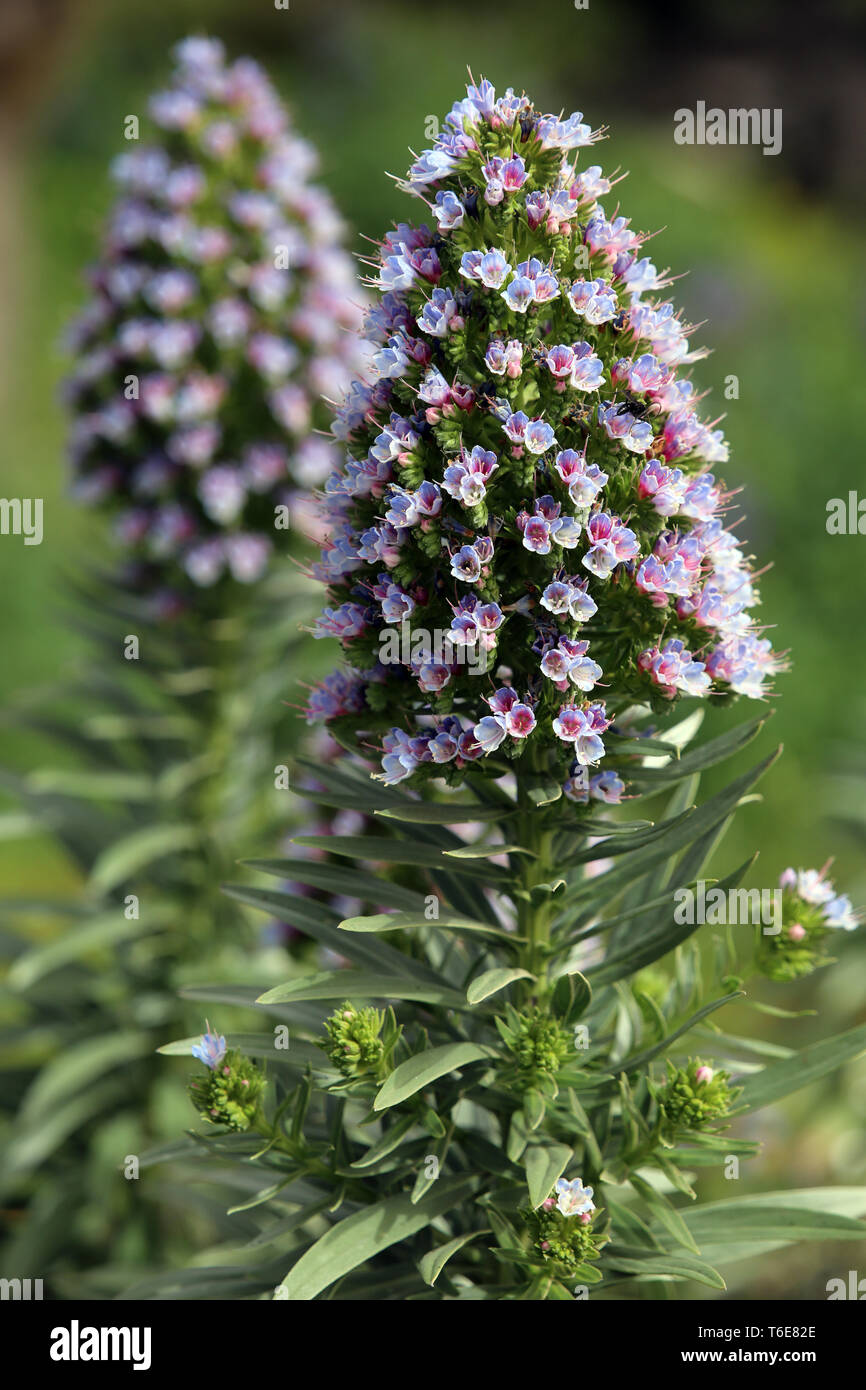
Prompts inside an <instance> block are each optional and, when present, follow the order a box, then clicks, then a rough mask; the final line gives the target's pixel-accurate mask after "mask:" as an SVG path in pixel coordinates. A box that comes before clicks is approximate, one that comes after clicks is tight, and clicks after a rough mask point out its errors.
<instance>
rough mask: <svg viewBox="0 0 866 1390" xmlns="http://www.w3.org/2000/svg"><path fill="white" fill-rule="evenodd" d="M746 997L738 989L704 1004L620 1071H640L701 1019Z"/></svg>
mask: <svg viewBox="0 0 866 1390" xmlns="http://www.w3.org/2000/svg"><path fill="white" fill-rule="evenodd" d="M744 995H745V991H744V990H741V989H737V990H734V992H733V993H732V994H725V995H724V996H723V997H722V998H721V999H713V1000H712V1001H711V1002H710V1003H709V1004H704V1006H703V1008H702V1009H698V1011H697V1013H695V1014H692V1016H691V1018H688V1019H686V1021H685V1023H681V1024H680V1026H679V1028H675V1029H674V1031H673V1032H672V1033H669V1034H668V1035H667V1037H666V1038H662V1040H661V1042H658V1043H656V1044H655V1045H654V1046H653V1047H648V1048H646V1050H645V1051H643V1052H637V1053H635V1054H634V1055H633V1056H631V1057H626V1058H625V1060H624V1061H622V1062H619V1063H618V1064H617V1066H618V1068H619V1070H620V1071H625V1072H631V1071H638V1070H639V1069H640V1068H643V1067H645V1066H646V1065H647V1063H648V1062H651V1061H652V1060H653V1058H654V1057H658V1055H659V1054H660V1053H662V1052H667V1050H668V1048H669V1047H670V1045H671V1043H673V1042H676V1040H677V1038H681V1037H682V1035H683V1033H688V1032H689V1030H690V1029H691V1028H694V1027H695V1025H696V1024H697V1023H700V1021H701V1019H704V1018H706V1017H707V1015H708V1014H711V1013H715V1011H716V1009H721V1008H723V1007H724V1005H725V1004H732V1003H733V1001H734V1000H735V999H742V998H744Z"/></svg>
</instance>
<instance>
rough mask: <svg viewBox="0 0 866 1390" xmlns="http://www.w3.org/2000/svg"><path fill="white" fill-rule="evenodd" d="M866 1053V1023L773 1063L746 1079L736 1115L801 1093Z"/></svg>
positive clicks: (738, 1100) (735, 1111)
mask: <svg viewBox="0 0 866 1390" xmlns="http://www.w3.org/2000/svg"><path fill="white" fill-rule="evenodd" d="M864 1052H866V1023H861V1024H860V1026H859V1027H857V1028H852V1029H850V1030H849V1032H847V1033H838V1034H837V1035H836V1036H835V1037H833V1038H825V1039H824V1041H823V1042H819V1043H813V1044H812V1045H811V1047H805V1048H803V1049H802V1051H800V1052H795V1053H794V1056H793V1057H788V1058H786V1059H785V1061H783V1062H774V1063H773V1065H772V1066H770V1067H764V1068H763V1069H762V1070H761V1071H759V1072H755V1073H754V1074H753V1075H752V1076H747V1077H746V1079H745V1081H744V1082H743V1090H742V1094H741V1095H740V1096H739V1097H738V1099H737V1106H736V1109H735V1110H734V1111H733V1113H734V1114H741V1113H743V1112H745V1111H749V1110H760V1109H761V1107H762V1106H764V1105H772V1104H773V1103H774V1102H775V1101H777V1100H781V1099H782V1097H783V1096H787V1095H790V1094H791V1092H792V1091H799V1090H800V1088H801V1087H802V1086H808V1085H810V1083H811V1082H813V1081H817V1080H818V1079H819V1078H820V1077H822V1076H826V1075H827V1073H828V1072H832V1071H836V1069H837V1068H838V1067H841V1066H842V1065H844V1063H845V1062H850V1061H852V1060H853V1059H854V1058H856V1057H862V1055H863V1053H864Z"/></svg>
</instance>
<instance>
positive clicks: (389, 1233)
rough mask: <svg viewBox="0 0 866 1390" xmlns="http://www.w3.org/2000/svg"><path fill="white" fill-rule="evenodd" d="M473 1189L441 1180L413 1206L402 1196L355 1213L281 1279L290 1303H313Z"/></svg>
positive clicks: (468, 1181) (465, 1181)
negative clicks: (348, 1275) (322, 1293)
mask: <svg viewBox="0 0 866 1390" xmlns="http://www.w3.org/2000/svg"><path fill="white" fill-rule="evenodd" d="M477 1188H478V1179H477V1178H464V1177H459V1178H440V1179H439V1180H438V1182H437V1183H436V1186H435V1187H434V1189H433V1191H432V1192H430V1193H428V1195H427V1196H426V1197H424V1198H423V1199H422V1200H421V1201H420V1202H417V1203H415V1204H414V1205H413V1204H412V1202H411V1200H410V1197H409V1194H408V1193H405V1192H404V1193H400V1195H399V1196H397V1197H387V1198H386V1199H385V1201H383V1202H376V1203H374V1204H373V1205H372V1206H369V1207H365V1208H364V1209H363V1210H362V1211H356V1212H354V1213H353V1215H352V1216H349V1217H347V1218H346V1219H345V1221H340V1222H339V1223H338V1224H337V1225H336V1226H334V1227H332V1229H331V1230H330V1231H326V1232H325V1234H324V1235H323V1236H320V1238H319V1239H318V1240H317V1241H316V1243H315V1245H313V1246H312V1247H311V1248H310V1249H309V1250H307V1251H306V1252H305V1253H304V1254H303V1255H302V1256H301V1258H300V1259H299V1260H298V1262H297V1264H295V1265H293V1267H292V1268H291V1269H290V1270H289V1272H288V1274H287V1275H286V1276H285V1278H284V1280H283V1287H284V1289H285V1295H284V1296H285V1297H286V1298H288V1299H289V1300H290V1301H293V1300H309V1299H313V1298H316V1297H317V1295H318V1294H320V1293H321V1292H322V1291H323V1290H324V1289H327V1288H328V1287H329V1286H330V1285H331V1284H333V1283H334V1282H335V1280H337V1279H342V1278H343V1277H344V1275H346V1274H348V1273H350V1271H351V1270H353V1269H357V1268H358V1266H359V1265H362V1264H364V1263H366V1261H367V1260H372V1259H373V1258H374V1257H375V1256H376V1255H379V1254H381V1252H382V1251H383V1250H387V1249H388V1248H389V1247H390V1246H392V1245H396V1244H397V1242H398V1241H404V1240H408V1239H409V1238H410V1237H411V1236H413V1235H415V1234H416V1233H417V1232H418V1231H421V1230H423V1229H424V1227H425V1226H429V1225H430V1223H431V1222H432V1221H435V1220H437V1218H438V1217H440V1216H444V1215H445V1213H446V1212H448V1211H450V1210H452V1208H453V1207H456V1206H459V1205H460V1203H461V1202H464V1201H466V1200H467V1199H468V1198H470V1197H471V1196H472V1195H473V1194H474V1193H475V1192H476V1190H477Z"/></svg>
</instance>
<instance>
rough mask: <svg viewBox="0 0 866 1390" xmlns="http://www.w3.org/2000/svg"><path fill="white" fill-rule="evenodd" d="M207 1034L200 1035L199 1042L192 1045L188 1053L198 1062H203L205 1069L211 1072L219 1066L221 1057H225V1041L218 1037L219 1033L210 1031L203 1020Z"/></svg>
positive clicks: (207, 1024) (206, 1022) (208, 1025)
mask: <svg viewBox="0 0 866 1390" xmlns="http://www.w3.org/2000/svg"><path fill="white" fill-rule="evenodd" d="M205 1027H206V1029H207V1032H206V1033H204V1034H203V1035H202V1039H201V1042H197V1043H193V1045H192V1047H191V1048H190V1051H191V1052H192V1055H193V1057H197V1058H198V1060H199V1061H200V1062H204V1064H205V1066H206V1067H210V1069H211V1071H213V1070H214V1069H215V1068H216V1067H218V1066H219V1064H220V1062H221V1061H222V1059H223V1057H225V1055H226V1040H225V1038H223V1037H220V1035H219V1033H212V1032H211V1031H210V1024H209V1023H208V1021H207V1019H205Z"/></svg>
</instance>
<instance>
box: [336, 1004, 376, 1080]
mask: <svg viewBox="0 0 866 1390" xmlns="http://www.w3.org/2000/svg"><path fill="white" fill-rule="evenodd" d="M384 1022H385V1015H384V1013H380V1012H379V1010H378V1009H356V1008H355V1005H354V1004H352V1003H350V1002H349V1001H348V1000H347V1001H345V1002H344V1003H343V1004H341V1005H340V1007H339V1009H337V1010H335V1012H334V1013H332V1014H331V1017H330V1018H329V1019H326V1021H325V1030H326V1032H327V1034H328V1037H327V1041H325V1042H323V1043H322V1044H321V1046H322V1047H323V1048H324V1049H325V1051H326V1052H327V1054H328V1056H329V1057H330V1059H331V1061H332V1062H333V1064H334V1066H335V1067H336V1068H337V1070H338V1071H340V1072H342V1074H343V1076H346V1077H353V1076H364V1075H365V1074H367V1073H368V1072H375V1073H378V1072H379V1071H380V1070H381V1068H382V1066H383V1063H384V1062H385V1044H384V1042H383V1040H382V1037H381V1033H382V1026H383V1024H384Z"/></svg>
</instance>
